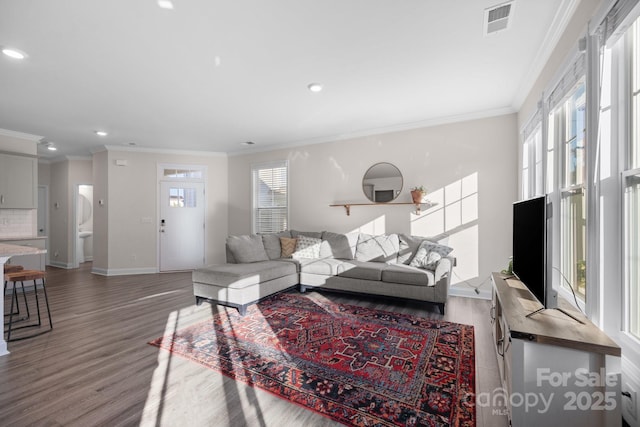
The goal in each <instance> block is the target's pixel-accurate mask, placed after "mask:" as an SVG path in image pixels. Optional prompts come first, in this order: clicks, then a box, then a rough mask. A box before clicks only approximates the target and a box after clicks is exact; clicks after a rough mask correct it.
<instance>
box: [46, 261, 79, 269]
mask: <svg viewBox="0 0 640 427" xmlns="http://www.w3.org/2000/svg"><path fill="white" fill-rule="evenodd" d="M49 265H50V266H51V267H58V268H64V269H66V270H69V269H72V268H75V267H74V266H73V264H72V263H66V262H60V261H50V262H49Z"/></svg>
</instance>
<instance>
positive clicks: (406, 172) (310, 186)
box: [229, 114, 518, 293]
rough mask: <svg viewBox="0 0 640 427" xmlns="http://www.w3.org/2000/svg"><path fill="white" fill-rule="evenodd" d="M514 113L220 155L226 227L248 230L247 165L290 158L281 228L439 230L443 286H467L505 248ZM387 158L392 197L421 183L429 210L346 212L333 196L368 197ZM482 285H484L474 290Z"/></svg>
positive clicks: (481, 277)
mask: <svg viewBox="0 0 640 427" xmlns="http://www.w3.org/2000/svg"><path fill="white" fill-rule="evenodd" d="M517 137H518V136H517V131H516V116H515V114H511V115H504V116H499V117H491V118H486V119H479V120H472V121H467V122H459V123H454V124H447V125H442V126H433V127H428V128H421V129H414V130H408V131H402V132H394V133H388V134H381V135H375V136H369V137H363V138H356V139H352V140H346V141H336V142H328V143H324V144H315V145H308V146H301V147H298V148H288V149H280V150H274V151H267V152H260V153H256V154H243V155H235V156H231V157H229V233H230V234H246V233H249V232H250V231H251V165H252V164H254V163H260V162H266V161H272V160H283V159H287V160H288V161H289V177H290V178H289V182H290V188H289V193H290V196H289V200H290V228H293V229H298V230H331V231H336V232H349V231H354V230H360V231H363V232H368V233H373V234H382V233H410V234H416V235H423V236H440V237H442V239H441V240H442V241H444V242H446V243H448V244H449V245H451V246H452V247H454V249H455V252H454V254H455V255H456V257H457V258H458V267H457V268H456V269H455V272H456V274H455V275H454V277H453V281H452V283H453V284H454V286H455V287H457V288H459V292H461V293H465V292H468V291H471V289H470V287H468V286H466V285H464V284H462V283H461V282H462V280H468V281H469V282H470V283H471V284H472V285H474V286H477V285H478V284H480V283H481V282H483V281H485V280H486V279H487V278H488V277H489V275H490V273H491V272H492V271H496V270H501V269H502V268H504V267H506V265H507V262H508V257H509V256H510V254H511V203H512V202H513V201H515V199H516V193H517V186H516V183H517V173H516V164H515V162H514V159H516V157H517V155H516V149H517ZM381 161H386V162H390V163H393V164H395V165H396V166H397V167H398V168H399V169H400V171H401V172H402V174H403V177H404V187H403V190H402V192H401V194H400V196H399V198H398V199H397V200H396V201H402V202H407V203H409V202H411V195H410V188H411V187H414V186H418V185H423V186H425V188H427V190H428V194H427V199H431V200H432V201H436V202H437V203H438V205H437V206H435V207H434V208H431V209H428V210H427V211H423V213H422V215H420V216H418V215H415V214H414V211H415V208H414V207H413V206H412V205H385V206H353V207H352V208H351V215H350V216H347V215H346V213H345V209H344V208H342V207H329V205H330V204H335V203H346V202H351V203H367V202H368V200H367V199H366V198H365V196H364V193H363V191H362V177H363V175H364V173H365V172H366V171H367V169H368V168H369V167H370V166H371V165H373V164H374V163H377V162H381ZM483 289H485V290H486V291H487V292H488V290H489V289H490V288H489V283H488V282H487V283H486V284H485V287H484V288H483Z"/></svg>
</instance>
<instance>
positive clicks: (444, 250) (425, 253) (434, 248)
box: [409, 240, 453, 270]
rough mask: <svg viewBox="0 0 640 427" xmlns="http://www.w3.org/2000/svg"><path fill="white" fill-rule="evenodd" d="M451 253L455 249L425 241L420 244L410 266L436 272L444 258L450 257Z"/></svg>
mask: <svg viewBox="0 0 640 427" xmlns="http://www.w3.org/2000/svg"><path fill="white" fill-rule="evenodd" d="M451 251H453V248H450V247H449V246H445V245H440V244H438V243H434V242H430V241H428V240H424V241H423V242H422V243H420V247H419V248H418V251H417V252H416V255H415V256H414V257H413V259H412V260H411V263H410V264H409V265H410V266H411V267H418V268H423V269H425V270H435V269H436V267H437V266H438V262H439V261H440V260H441V259H442V257H445V256H447V255H449V254H450V253H451Z"/></svg>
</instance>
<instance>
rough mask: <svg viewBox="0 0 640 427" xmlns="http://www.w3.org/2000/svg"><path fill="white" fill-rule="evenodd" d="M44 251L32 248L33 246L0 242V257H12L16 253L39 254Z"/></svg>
mask: <svg viewBox="0 0 640 427" xmlns="http://www.w3.org/2000/svg"><path fill="white" fill-rule="evenodd" d="M11 240H16V239H11ZM46 253H47V250H46V249H40V248H34V247H33V246H18V245H7V244H5V243H0V257H12V256H17V255H40V254H46ZM2 264H4V263H2Z"/></svg>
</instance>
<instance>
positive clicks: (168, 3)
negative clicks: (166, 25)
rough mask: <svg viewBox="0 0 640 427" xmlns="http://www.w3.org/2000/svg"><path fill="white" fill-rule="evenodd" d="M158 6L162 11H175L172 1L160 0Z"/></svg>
mask: <svg viewBox="0 0 640 427" xmlns="http://www.w3.org/2000/svg"><path fill="white" fill-rule="evenodd" d="M158 6H160V7H161V8H162V9H169V10H171V9H173V3H172V2H171V1H170V0H158Z"/></svg>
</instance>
